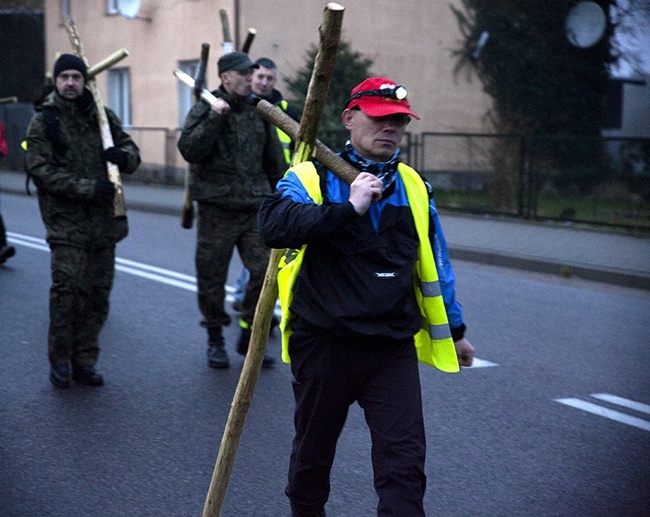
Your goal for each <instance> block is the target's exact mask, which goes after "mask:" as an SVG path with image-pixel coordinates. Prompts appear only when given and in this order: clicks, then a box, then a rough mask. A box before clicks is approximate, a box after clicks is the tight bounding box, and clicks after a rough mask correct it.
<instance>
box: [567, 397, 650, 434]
mask: <svg viewBox="0 0 650 517" xmlns="http://www.w3.org/2000/svg"><path fill="white" fill-rule="evenodd" d="M555 401H556V402H559V403H560V404H565V405H567V406H571V407H574V408H576V409H581V410H582V411H587V412H588V413H593V414H594V415H598V416H602V417H605V418H609V419H610V420H615V421H617V422H621V423H623V424H627V425H631V426H633V427H638V428H639V429H643V430H644V431H650V422H648V421H647V420H643V419H642V418H637V417H634V416H630V415H627V414H625V413H621V412H620V411H614V410H613V409H608V408H606V407H603V406H599V405H598V404H592V403H591V402H585V401H584V400H580V399H574V398H567V399H555Z"/></svg>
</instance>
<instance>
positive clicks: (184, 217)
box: [181, 43, 210, 230]
mask: <svg viewBox="0 0 650 517" xmlns="http://www.w3.org/2000/svg"><path fill="white" fill-rule="evenodd" d="M209 55H210V44H209V43H203V44H201V57H200V59H199V65H198V66H197V69H196V75H195V77H194V86H193V91H194V102H198V101H199V100H200V99H201V94H202V93H203V89H204V88H203V85H204V84H205V74H206V71H207V69H208V57H209ZM193 223H194V202H193V201H192V192H191V190H190V170H189V168H187V169H185V181H184V185H183V210H182V214H181V227H182V228H185V229H186V230H189V229H190V228H192V224H193Z"/></svg>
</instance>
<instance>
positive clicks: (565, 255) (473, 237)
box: [0, 170, 650, 290]
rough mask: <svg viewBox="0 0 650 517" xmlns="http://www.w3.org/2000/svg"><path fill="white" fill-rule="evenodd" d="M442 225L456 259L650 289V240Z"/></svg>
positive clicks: (15, 183)
mask: <svg viewBox="0 0 650 517" xmlns="http://www.w3.org/2000/svg"><path fill="white" fill-rule="evenodd" d="M32 190H35V188H34V187H33V186H32ZM0 192H2V193H13V194H25V174H24V173H21V172H12V171H5V170H3V171H0ZM124 197H125V199H126V206H127V209H129V210H141V211H146V212H158V213H165V214H171V215H178V216H179V218H180V214H181V207H182V201H183V191H182V188H179V187H168V186H163V185H153V184H140V183H131V182H125V184H124ZM179 224H180V222H179ZM442 224H443V227H444V229H445V236H446V238H447V243H448V246H449V250H450V254H451V256H452V258H455V259H459V260H468V261H472V262H479V263H484V264H492V265H497V266H505V267H512V268H517V269H523V270H526V271H534V272H540V273H550V274H554V275H573V276H577V277H581V278H585V279H589V280H594V281H597V282H604V283H609V284H615V285H621V286H626V287H634V288H637V289H645V290H650V236H644V237H636V236H633V235H627V234H619V233H613V232H607V231H603V230H586V229H579V228H572V227H570V226H564V227H563V226H553V225H546V224H542V223H535V222H530V221H519V220H512V219H503V218H496V217H490V218H488V217H475V216H467V215H458V214H451V213H443V214H442Z"/></svg>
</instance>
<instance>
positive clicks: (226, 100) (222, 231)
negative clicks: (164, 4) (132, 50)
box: [178, 52, 286, 368]
mask: <svg viewBox="0 0 650 517" xmlns="http://www.w3.org/2000/svg"><path fill="white" fill-rule="evenodd" d="M217 66H218V71H219V77H220V79H221V83H222V84H221V86H220V87H219V89H217V90H216V91H214V92H212V93H213V94H214V95H215V96H216V97H217V100H216V101H215V103H214V105H211V104H209V103H207V102H205V101H200V102H197V103H196V104H194V106H193V107H192V109H191V110H190V112H189V113H188V115H187V119H186V120H185V125H184V127H183V131H182V133H181V137H180V139H179V141H178V149H179V150H180V152H181V154H182V155H183V157H184V158H185V159H186V160H187V161H188V162H189V163H190V173H191V192H192V198H193V199H194V200H195V201H197V202H198V222H197V245H196V271H197V282H198V302H199V309H200V311H201V314H202V315H203V319H202V321H201V325H202V326H203V327H205V328H207V331H208V364H209V365H210V366H212V367H213V368H228V366H229V359H228V354H227V353H226V350H225V347H224V339H223V332H222V327H223V326H224V325H229V324H230V321H231V318H230V315H229V314H228V313H227V312H226V311H225V307H224V299H225V285H226V279H227V275H228V267H229V265H230V260H231V258H232V253H233V249H234V247H235V246H236V247H237V251H238V252H239V255H240V256H241V258H242V261H243V263H244V267H246V268H247V269H248V270H249V271H250V281H249V283H248V286H247V287H246V295H245V297H244V301H243V303H242V311H241V319H240V327H241V335H240V337H239V341H238V344H237V351H238V352H239V353H240V354H242V355H245V354H246V352H247V351H248V343H249V340H250V335H251V330H250V329H251V325H252V322H253V316H254V314H255V306H256V305H257V300H258V298H259V295H260V291H261V289H262V283H263V281H264V275H265V272H266V266H267V264H268V260H269V249H268V248H266V247H265V246H264V245H263V244H262V241H261V239H260V235H259V231H258V228H257V217H256V216H257V210H258V208H259V206H260V203H261V202H262V199H264V196H265V195H266V194H268V193H270V192H272V191H273V189H274V188H275V184H276V183H277V181H278V180H279V179H280V178H281V177H282V175H283V174H284V170H285V168H286V162H285V161H284V156H283V153H282V146H281V145H280V141H279V140H278V137H277V133H276V131H275V128H274V127H272V126H271V125H270V124H269V123H268V122H265V121H263V120H262V119H261V118H260V117H259V115H258V114H257V112H256V110H255V100H254V99H253V97H252V96H251V81H252V74H253V70H254V69H255V68H257V67H258V65H257V64H255V63H254V62H253V61H251V59H250V58H249V57H248V55H246V54H244V53H243V52H231V53H229V54H225V55H223V56H222V57H221V58H220V59H219V61H218V64H217ZM273 363H274V360H273V358H272V357H270V356H268V355H267V356H265V357H264V361H263V365H264V366H271V365H272V364H273Z"/></svg>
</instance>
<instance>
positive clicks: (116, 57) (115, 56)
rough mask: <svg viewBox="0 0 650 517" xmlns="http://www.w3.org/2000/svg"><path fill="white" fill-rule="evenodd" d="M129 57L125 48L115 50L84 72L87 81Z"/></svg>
mask: <svg viewBox="0 0 650 517" xmlns="http://www.w3.org/2000/svg"><path fill="white" fill-rule="evenodd" d="M128 55H129V51H128V50H126V49H125V48H122V49H120V50H116V51H115V52H113V53H112V54H111V55H110V56H108V57H107V58H105V59H102V60H101V61H100V62H99V63H95V64H94V65H93V66H91V67H90V68H88V71H87V72H86V73H87V74H88V79H93V78H94V77H95V76H96V75H97V74H99V73H101V72H103V71H104V70H107V69H109V68H110V67H112V66H113V65H114V64H116V63H119V62H120V61H122V59H124V58H125V57H127V56H128Z"/></svg>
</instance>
